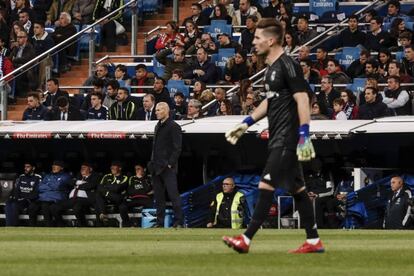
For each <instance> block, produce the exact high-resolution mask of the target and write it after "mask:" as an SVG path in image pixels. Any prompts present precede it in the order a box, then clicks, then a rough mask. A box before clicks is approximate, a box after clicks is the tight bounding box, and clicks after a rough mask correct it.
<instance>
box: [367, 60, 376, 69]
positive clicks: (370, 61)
mask: <svg viewBox="0 0 414 276" xmlns="http://www.w3.org/2000/svg"><path fill="white" fill-rule="evenodd" d="M367 64H371V65H372V67H374V68H375V69H378V62H377V61H375V60H367V62H365V66H367Z"/></svg>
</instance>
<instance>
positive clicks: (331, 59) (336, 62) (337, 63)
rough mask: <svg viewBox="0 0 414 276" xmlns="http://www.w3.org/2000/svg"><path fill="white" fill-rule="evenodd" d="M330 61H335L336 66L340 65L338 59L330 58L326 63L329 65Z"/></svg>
mask: <svg viewBox="0 0 414 276" xmlns="http://www.w3.org/2000/svg"><path fill="white" fill-rule="evenodd" d="M329 62H333V63H334V64H335V66H339V62H338V61H337V60H336V59H333V58H329V59H328V60H327V61H326V65H328V63H329Z"/></svg>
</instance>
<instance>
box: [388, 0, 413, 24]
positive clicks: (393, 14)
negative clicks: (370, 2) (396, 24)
mask: <svg viewBox="0 0 414 276" xmlns="http://www.w3.org/2000/svg"><path fill="white" fill-rule="evenodd" d="M387 8H388V11H387V16H385V17H384V23H392V22H393V21H394V20H395V19H397V18H401V19H403V21H411V18H410V17H409V16H407V15H405V14H402V13H400V2H399V1H398V0H391V1H389V2H388V3H387Z"/></svg>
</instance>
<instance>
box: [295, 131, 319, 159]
mask: <svg viewBox="0 0 414 276" xmlns="http://www.w3.org/2000/svg"><path fill="white" fill-rule="evenodd" d="M299 135H300V138H299V142H298V146H297V147H296V154H297V156H298V159H299V161H309V160H311V159H312V158H315V150H314V148H313V145H312V141H311V139H310V137H309V125H308V124H304V125H301V126H300V128H299Z"/></svg>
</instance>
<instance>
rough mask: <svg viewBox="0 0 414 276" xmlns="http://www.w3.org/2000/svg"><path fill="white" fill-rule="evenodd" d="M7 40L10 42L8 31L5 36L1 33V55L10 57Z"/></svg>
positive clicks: (0, 29)
mask: <svg viewBox="0 0 414 276" xmlns="http://www.w3.org/2000/svg"><path fill="white" fill-rule="evenodd" d="M1 23H2V21H1V15H0V32H2V27H1ZM7 42H8V33H5V35H4V36H2V35H1V34H0V55H2V56H5V57H8V56H9V54H10V51H9V49H8V48H7Z"/></svg>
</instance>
